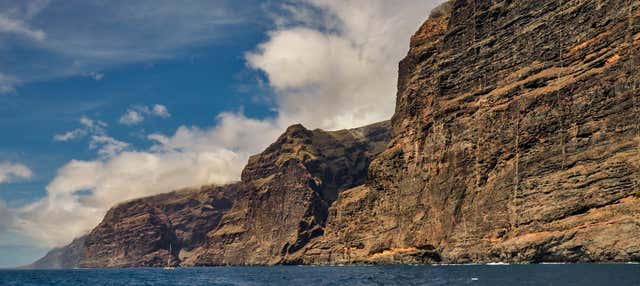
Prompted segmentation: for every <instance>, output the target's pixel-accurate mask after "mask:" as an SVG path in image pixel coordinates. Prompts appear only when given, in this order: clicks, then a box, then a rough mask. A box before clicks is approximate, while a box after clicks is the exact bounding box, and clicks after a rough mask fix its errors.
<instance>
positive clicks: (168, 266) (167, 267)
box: [164, 243, 176, 270]
mask: <svg viewBox="0 0 640 286" xmlns="http://www.w3.org/2000/svg"><path fill="white" fill-rule="evenodd" d="M172 250H173V249H172V248H171V243H169V258H167V266H165V267H164V270H175V269H176V268H175V267H173V266H171V256H172V255H173V251H172Z"/></svg>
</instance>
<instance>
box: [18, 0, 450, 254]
mask: <svg viewBox="0 0 640 286" xmlns="http://www.w3.org/2000/svg"><path fill="white" fill-rule="evenodd" d="M435 2H436V1H418V0H413V1H409V0H407V1H384V0H372V1H367V3H366V5H363V3H362V2H361V1H338V0H307V1H302V2H297V3H288V4H284V5H283V6H282V7H281V9H283V10H286V11H287V15H288V17H289V18H286V17H279V16H274V17H276V18H274V22H275V23H276V25H275V26H274V27H275V28H274V29H273V30H272V31H270V32H269V33H268V37H267V39H266V41H265V42H263V43H262V44H260V45H259V46H258V47H256V49H255V50H254V51H252V52H250V53H248V54H247V55H246V59H247V63H248V65H249V66H250V67H251V68H253V69H256V70H260V71H261V72H263V73H264V74H265V75H266V76H267V78H268V81H269V85H270V87H271V88H273V90H274V91H275V94H276V98H275V100H274V102H275V108H276V110H277V116H275V117H273V118H267V119H262V120H256V119H251V118H247V117H246V116H244V115H243V114H242V113H222V114H220V115H219V116H218V117H217V122H216V124H214V126H213V127H209V128H202V127H197V126H181V127H179V128H178V129H177V130H176V131H175V133H173V134H168V135H167V134H157V133H156V134H151V135H148V139H149V140H151V141H152V142H153V143H154V145H153V146H152V147H150V148H149V149H146V150H135V148H133V147H132V146H130V145H129V144H128V143H126V142H122V141H118V140H116V139H114V138H111V137H108V135H107V133H106V131H105V130H104V129H105V128H106V126H103V125H101V124H99V123H96V122H94V121H92V120H90V119H88V118H85V119H86V120H85V122H84V123H83V126H84V127H82V128H81V129H82V130H88V131H87V134H91V139H92V141H91V142H90V146H91V144H93V145H94V147H95V149H96V152H97V153H98V158H97V159H95V160H90V161H79V160H73V161H71V162H69V163H68V164H66V165H65V166H63V167H62V168H60V169H59V170H58V174H57V176H56V178H55V179H54V180H53V181H52V182H51V183H50V184H49V185H48V186H47V188H46V191H47V196H46V197H45V198H43V199H41V200H39V201H37V202H35V203H33V204H31V205H29V206H26V207H24V208H22V209H20V210H19V211H18V212H17V215H16V221H19V223H17V224H16V225H17V226H18V227H19V228H20V230H21V232H22V233H25V234H28V235H29V236H30V237H32V238H34V239H36V240H37V241H38V242H40V243H41V244H42V245H45V246H59V245H62V244H65V243H68V242H69V241H70V240H71V239H73V238H74V237H77V236H79V235H82V234H84V233H86V232H87V231H89V230H90V229H91V228H92V227H94V226H95V225H96V224H97V223H98V222H99V221H100V219H101V218H102V216H103V215H104V213H105V212H106V211H107V209H108V208H109V207H111V206H113V205H114V204H117V203H119V202H122V201H124V200H128V199H133V198H138V197H142V196H147V195H153V194H158V193H163V192H167V191H171V190H175V189H179V188H183V187H191V186H199V185H206V184H225V183H229V182H232V181H235V180H237V179H239V176H240V173H241V169H242V167H243V166H244V165H245V164H246V162H247V158H248V156H249V155H252V154H255V153H258V152H260V151H262V150H263V148H265V147H266V146H267V145H268V144H269V143H271V142H273V141H274V140H275V138H276V137H277V136H278V135H279V134H280V133H281V132H282V131H283V130H284V129H285V128H286V126H287V125H289V124H291V123H298V122H300V123H303V124H304V125H305V126H307V127H309V128H315V127H321V128H325V129H338V128H348V127H356V126H360V125H364V124H368V123H372V122H376V121H380V120H386V119H388V118H389V117H390V116H391V114H392V112H393V109H394V99H395V96H394V95H395V89H396V81H397V62H398V61H399V60H400V59H401V58H402V57H403V56H404V54H405V53H406V51H407V49H408V41H409V37H410V36H411V34H412V33H413V32H414V31H415V30H417V28H418V26H419V25H420V23H421V22H422V21H423V20H424V19H425V18H426V17H427V15H428V14H429V10H430V9H431V8H432V7H434V6H435V5H436V4H437V3H435ZM309 15H312V16H314V17H311V18H312V19H313V20H309ZM316 16H317V17H316ZM130 111H132V112H134V113H135V114H136V115H131V116H129V115H128V114H129V112H130ZM147 116H159V117H169V116H170V114H169V111H168V110H167V108H166V107H164V106H162V105H154V106H132V107H130V108H129V109H128V110H127V112H126V113H125V114H124V115H123V117H124V118H126V119H125V120H122V119H123V118H122V117H121V118H120V119H121V123H123V124H128V123H130V124H135V123H139V122H142V121H143V120H144V118H145V117H147ZM85 123H86V124H85ZM89 126H92V127H89ZM96 126H97V127H96ZM63 135H65V134H63ZM61 138H62V137H61ZM101 144H102V145H101ZM61 222H64V223H61Z"/></svg>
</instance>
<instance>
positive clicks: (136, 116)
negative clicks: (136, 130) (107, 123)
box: [118, 109, 144, 125]
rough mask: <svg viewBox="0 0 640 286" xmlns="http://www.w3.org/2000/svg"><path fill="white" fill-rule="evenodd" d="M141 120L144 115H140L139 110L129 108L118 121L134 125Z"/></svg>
mask: <svg viewBox="0 0 640 286" xmlns="http://www.w3.org/2000/svg"><path fill="white" fill-rule="evenodd" d="M142 121H144V116H142V114H140V112H138V111H136V110H131V109H129V110H127V112H125V113H124V114H123V115H122V116H121V117H120V119H119V120H118V122H120V123H122V124H124V125H135V124H138V123H140V122H142Z"/></svg>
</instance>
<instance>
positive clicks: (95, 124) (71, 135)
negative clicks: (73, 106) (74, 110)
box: [53, 116, 107, 142]
mask: <svg viewBox="0 0 640 286" xmlns="http://www.w3.org/2000/svg"><path fill="white" fill-rule="evenodd" d="M78 121H79V122H80V124H81V125H82V127H80V128H76V129H74V130H71V131H67V132H65V133H62V134H56V135H53V140H54V141H59V142H67V141H71V140H76V139H80V138H82V137H84V136H86V135H87V134H98V135H104V134H105V133H106V131H105V128H106V127H107V124H106V123H104V122H102V121H99V120H98V121H94V120H93V119H91V118H89V117H86V116H82V117H80V119H79V120H78Z"/></svg>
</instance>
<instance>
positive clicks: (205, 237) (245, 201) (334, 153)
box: [30, 121, 390, 268]
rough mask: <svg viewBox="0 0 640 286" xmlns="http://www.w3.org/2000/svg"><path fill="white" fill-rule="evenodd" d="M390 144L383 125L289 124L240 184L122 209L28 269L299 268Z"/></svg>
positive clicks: (165, 196) (162, 197)
mask: <svg viewBox="0 0 640 286" xmlns="http://www.w3.org/2000/svg"><path fill="white" fill-rule="evenodd" d="M389 136H390V123H389V122H388V121H387V122H381V123H377V124H373V125H369V126H365V127H361V128H357V129H351V130H340V131H331V132H327V131H322V130H307V129H306V128H304V127H303V126H302V125H294V126H291V127H289V128H288V129H287V130H286V132H285V133H284V134H283V135H282V136H280V138H278V140H277V141H276V142H275V143H273V144H272V145H271V146H269V147H268V148H267V149H266V150H265V151H264V152H263V153H261V154H259V155H256V156H253V157H251V158H250V159H249V162H248V164H247V166H246V167H245V169H244V170H243V172H242V179H241V181H240V182H238V183H234V184H230V185H226V186H205V187H201V188H197V189H186V190H181V191H177V192H172V193H168V194H162V195H157V196H153V197H147V198H141V199H137V200H133V201H130V202H126V203H123V204H120V205H118V206H116V207H114V208H112V209H111V210H109V211H108V213H107V214H106V216H105V217H104V219H103V221H102V222H101V223H100V224H99V225H98V226H97V227H96V228H95V229H93V230H92V231H91V232H90V233H89V234H87V235H86V236H84V237H82V238H80V239H78V240H76V241H74V242H73V243H72V244H70V245H68V246H66V247H63V248H59V249H54V250H52V251H51V252H49V253H48V254H47V255H46V256H45V257H44V258H42V259H40V260H38V261H37V262H35V263H33V264H32V265H31V266H30V267H32V268H70V267H142V266H152V267H153V266H155V267H158V266H166V265H173V266H176V265H181V266H194V265H229V264H233V265H252V264H282V263H298V262H300V261H301V260H300V258H299V257H300V255H301V253H300V249H301V248H302V246H304V245H306V243H307V242H308V241H309V240H311V239H313V238H315V237H318V236H321V235H322V234H323V232H324V226H325V224H326V220H327V215H328V208H329V206H330V205H331V204H332V203H333V202H334V201H335V199H336V197H337V195H338V193H339V192H340V191H342V190H344V189H348V188H351V187H354V186H357V185H361V184H363V183H364V180H365V178H366V176H367V168H368V166H369V163H370V161H371V160H372V159H373V157H375V155H377V154H379V153H380V152H382V150H384V148H385V147H386V145H387V143H388V142H389Z"/></svg>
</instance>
